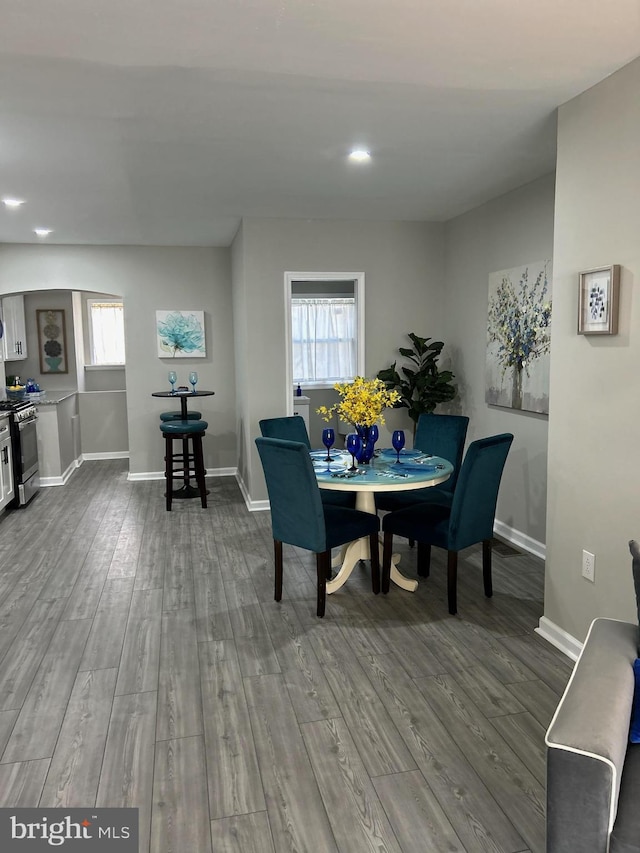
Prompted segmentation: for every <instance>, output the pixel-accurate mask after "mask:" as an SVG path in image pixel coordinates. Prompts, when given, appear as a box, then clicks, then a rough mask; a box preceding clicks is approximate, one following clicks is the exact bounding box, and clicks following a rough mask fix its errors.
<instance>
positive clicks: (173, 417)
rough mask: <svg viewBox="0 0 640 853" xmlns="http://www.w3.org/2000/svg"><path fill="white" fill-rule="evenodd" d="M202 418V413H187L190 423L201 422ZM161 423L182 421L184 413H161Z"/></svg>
mask: <svg viewBox="0 0 640 853" xmlns="http://www.w3.org/2000/svg"><path fill="white" fill-rule="evenodd" d="M201 417H202V412H187V420H188V421H199V420H200V418H201ZM160 420H161V421H182V420H184V418H183V417H182V412H161V414H160Z"/></svg>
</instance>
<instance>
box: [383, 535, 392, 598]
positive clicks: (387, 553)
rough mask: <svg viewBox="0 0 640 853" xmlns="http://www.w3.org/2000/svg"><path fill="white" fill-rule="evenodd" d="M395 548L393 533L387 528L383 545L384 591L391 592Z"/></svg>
mask: <svg viewBox="0 0 640 853" xmlns="http://www.w3.org/2000/svg"><path fill="white" fill-rule="evenodd" d="M392 550H393V533H389V531H387V530H385V533H384V545H383V547H382V592H383V593H384V594H386V593H387V592H389V587H390V585H391V551H392Z"/></svg>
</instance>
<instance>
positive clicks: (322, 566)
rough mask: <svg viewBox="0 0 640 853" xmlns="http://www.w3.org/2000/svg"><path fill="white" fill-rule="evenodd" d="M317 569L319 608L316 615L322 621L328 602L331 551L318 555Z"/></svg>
mask: <svg viewBox="0 0 640 853" xmlns="http://www.w3.org/2000/svg"><path fill="white" fill-rule="evenodd" d="M316 569H317V573H318V607H317V609H316V615H317V616H318V617H319V618H320V619H322V617H323V616H324V607H325V604H326V601H327V570H329V571H331V551H323V552H322V553H321V554H316Z"/></svg>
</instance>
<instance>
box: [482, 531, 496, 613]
mask: <svg viewBox="0 0 640 853" xmlns="http://www.w3.org/2000/svg"><path fill="white" fill-rule="evenodd" d="M482 578H483V580H484V594H485V595H486V596H487V598H491V596H492V595H493V582H492V580H491V539H483V540H482Z"/></svg>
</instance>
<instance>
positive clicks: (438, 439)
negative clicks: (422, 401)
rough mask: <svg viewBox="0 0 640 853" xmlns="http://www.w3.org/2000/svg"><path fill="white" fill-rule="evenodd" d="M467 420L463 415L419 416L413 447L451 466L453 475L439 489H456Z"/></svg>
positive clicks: (449, 490)
mask: <svg viewBox="0 0 640 853" xmlns="http://www.w3.org/2000/svg"><path fill="white" fill-rule="evenodd" d="M468 426H469V418H467V417H466V416H465V415H427V414H423V415H420V417H419V418H418V426H417V429H416V437H415V441H414V442H413V446H414V447H415V448H416V449H417V450H423V451H424V452H425V453H431V454H433V456H441V457H442V458H443V459H448V460H449V462H451V464H452V465H453V474H452V475H451V476H450V477H449V479H448V480H447V481H446V483H443V484H442V486H441V487H440V488H442V489H444V490H445V491H447V492H453V491H454V489H455V487H456V482H457V480H458V475H459V473H460V466H461V465H462V454H463V453H464V443H465V440H466V438H467V427H468Z"/></svg>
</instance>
